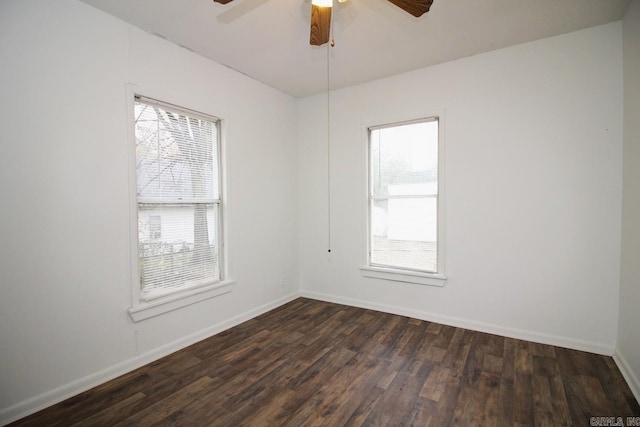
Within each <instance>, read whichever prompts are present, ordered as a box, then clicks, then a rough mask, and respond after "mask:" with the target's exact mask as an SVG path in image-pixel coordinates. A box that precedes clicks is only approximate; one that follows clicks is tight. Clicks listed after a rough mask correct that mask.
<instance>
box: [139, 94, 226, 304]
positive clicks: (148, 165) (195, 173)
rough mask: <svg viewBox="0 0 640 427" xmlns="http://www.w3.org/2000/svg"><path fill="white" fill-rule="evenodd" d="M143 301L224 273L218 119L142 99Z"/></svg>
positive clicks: (199, 283)
mask: <svg viewBox="0 0 640 427" xmlns="http://www.w3.org/2000/svg"><path fill="white" fill-rule="evenodd" d="M134 114H135V116H134V117H135V124H134V126H135V128H134V134H135V144H136V146H135V155H136V188H137V192H136V194H137V213H138V238H137V240H138V271H139V275H138V276H139V282H140V283H139V285H140V300H151V299H154V298H158V297H161V296H165V295H167V294H172V293H175V292H178V291H181V290H184V289H191V288H194V287H198V286H203V285H207V284H211V283H216V282H219V281H221V280H222V279H223V271H222V265H223V264H222V259H221V257H222V248H221V246H222V227H221V221H222V219H221V195H220V193H221V191H220V172H221V171H220V169H221V168H220V144H219V139H220V138H219V133H220V129H219V128H220V126H219V120H218V119H216V118H214V117H208V116H205V115H202V114H199V113H195V112H192V111H189V110H185V109H182V108H178V107H175V106H172V105H169V104H165V103H162V102H159V101H155V100H152V99H149V98H143V97H140V96H136V97H135V101H134Z"/></svg>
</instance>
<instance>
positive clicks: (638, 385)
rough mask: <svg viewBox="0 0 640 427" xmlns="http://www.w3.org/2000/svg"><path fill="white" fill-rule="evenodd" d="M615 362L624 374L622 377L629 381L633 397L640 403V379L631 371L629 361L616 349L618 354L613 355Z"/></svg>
mask: <svg viewBox="0 0 640 427" xmlns="http://www.w3.org/2000/svg"><path fill="white" fill-rule="evenodd" d="M613 361H614V362H616V365H618V369H620V372H622V376H623V377H624V379H625V380H627V384H629V388H630V389H631V392H632V393H633V396H634V397H635V398H636V400H637V401H638V402H640V379H638V375H637V374H636V373H635V372H633V369H631V366H630V365H629V362H627V359H626V358H625V357H624V356H623V355H622V354H621V353H620V349H616V352H615V353H614V354H613Z"/></svg>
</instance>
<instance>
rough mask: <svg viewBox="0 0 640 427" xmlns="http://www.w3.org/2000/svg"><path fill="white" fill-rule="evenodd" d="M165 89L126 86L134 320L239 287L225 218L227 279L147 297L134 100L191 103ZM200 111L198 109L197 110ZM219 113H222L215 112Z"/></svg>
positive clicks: (223, 181) (223, 209) (222, 150)
mask: <svg viewBox="0 0 640 427" xmlns="http://www.w3.org/2000/svg"><path fill="white" fill-rule="evenodd" d="M161 92H162V91H157V90H156V91H149V90H145V89H141V88H140V87H138V86H135V85H131V84H128V85H127V90H126V96H127V99H126V102H127V138H126V142H127V152H128V153H129V165H128V167H129V219H130V221H129V236H130V238H129V240H130V249H129V250H130V256H129V259H130V274H129V275H130V283H131V291H132V292H131V307H130V308H129V309H128V310H127V312H128V314H129V316H130V317H131V319H132V320H133V321H134V322H139V321H141V320H145V319H149V318H151V317H155V316H158V315H161V314H164V313H168V312H170V311H173V310H177V309H179V308H182V307H186V306H189V305H192V304H195V303H197V302H200V301H204V300H207V299H210V298H214V297H217V296H220V295H224V294H227V293H229V292H231V291H232V290H233V289H234V287H235V283H236V282H235V280H233V279H230V278H229V277H230V275H229V269H228V266H229V264H228V262H227V260H228V257H227V245H226V236H227V233H226V231H227V221H226V220H223V221H222V227H221V228H220V232H221V238H220V243H221V249H220V257H221V259H222V261H221V264H222V265H221V266H220V267H221V268H222V271H223V280H216V281H208V282H204V283H202V284H201V285H199V286H194V287H189V288H186V289H183V290H179V291H176V292H172V293H170V294H167V295H164V296H159V297H156V298H154V299H148V300H145V299H144V298H143V297H142V292H141V290H140V276H139V271H138V238H137V235H138V198H137V181H136V179H137V178H136V153H135V132H134V124H135V123H134V102H135V97H136V96H141V97H144V98H149V99H159V100H162V102H163V103H167V104H172V105H175V106H184V105H189V103H188V102H184V101H183V100H182V99H180V98H179V97H175V96H171V95H170V94H166V93H161ZM194 111H197V110H194ZM214 117H218V116H214ZM218 123H219V125H220V135H219V142H218V143H219V153H218V155H219V163H220V165H219V166H220V181H221V188H220V191H221V198H220V205H221V211H220V215H221V217H223V218H225V219H226V215H225V214H226V210H227V206H226V205H227V202H226V201H227V198H226V191H225V190H226V179H225V167H224V165H225V161H224V159H225V145H224V126H223V123H224V121H223V120H222V119H220V118H219V119H218Z"/></svg>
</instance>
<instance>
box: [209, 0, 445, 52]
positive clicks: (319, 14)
mask: <svg viewBox="0 0 640 427" xmlns="http://www.w3.org/2000/svg"><path fill="white" fill-rule="evenodd" d="M213 1H214V2H215V3H220V4H227V3H231V2H232V1H233V0H213ZM338 1H339V2H340V3H343V2H345V1H346V0H338ZM387 1H388V2H390V3H393V4H395V5H396V6H398V7H399V8H400V9H402V10H404V11H405V12H408V13H410V14H411V15H413V16H415V17H416V18H417V17H420V16H422V15H423V14H424V13H426V12H429V9H430V8H431V4H432V3H433V0H387ZM332 6H333V0H312V1H311V35H310V37H309V42H310V43H311V44H312V45H314V46H321V45H323V44H325V43H327V42H328V41H329V33H330V27H331V10H332Z"/></svg>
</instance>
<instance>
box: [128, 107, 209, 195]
mask: <svg viewBox="0 0 640 427" xmlns="http://www.w3.org/2000/svg"><path fill="white" fill-rule="evenodd" d="M134 108H135V117H136V122H135V137H136V173H137V186H138V197H142V198H145V199H149V198H157V199H179V200H188V199H218V198H219V195H218V188H219V186H218V182H217V180H218V170H217V168H218V166H217V165H218V159H217V153H218V149H217V143H218V141H217V135H218V131H217V124H216V122H213V121H210V120H204V119H200V118H195V117H189V116H187V115H185V114H182V113H178V112H173V111H170V110H168V109H163V108H160V107H158V106H155V105H150V104H146V103H143V102H136V103H135V105H134Z"/></svg>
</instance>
